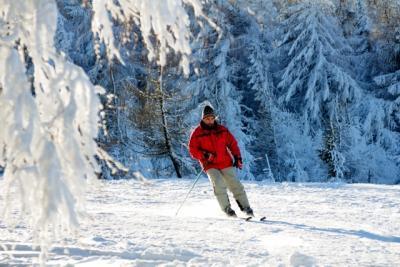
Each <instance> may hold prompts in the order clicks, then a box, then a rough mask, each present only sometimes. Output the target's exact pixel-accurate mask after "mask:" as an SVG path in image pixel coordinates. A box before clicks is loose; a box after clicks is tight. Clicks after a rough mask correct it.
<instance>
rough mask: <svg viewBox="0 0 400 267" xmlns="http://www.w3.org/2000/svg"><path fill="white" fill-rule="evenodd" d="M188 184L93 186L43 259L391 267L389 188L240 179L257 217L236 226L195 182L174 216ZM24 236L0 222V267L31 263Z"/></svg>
mask: <svg viewBox="0 0 400 267" xmlns="http://www.w3.org/2000/svg"><path fill="white" fill-rule="evenodd" d="M192 182H193V180H177V179H175V180H174V179H173V180H151V182H150V183H148V184H143V183H140V182H137V181H107V182H103V185H102V187H101V188H98V189H97V190H93V191H92V192H90V193H89V195H88V211H89V213H90V214H91V215H92V218H91V219H90V220H88V221H85V222H83V224H82V230H81V231H80V233H79V234H78V235H77V236H76V237H71V238H68V239H64V240H59V241H56V242H55V243H54V245H53V247H52V248H51V249H50V254H49V259H48V261H47V264H48V265H53V266H54V265H57V266H58V265H61V266H64V265H67V264H73V265H76V266H155V265H157V266H399V263H400V187H399V186H382V185H361V184H360V185H345V184H268V183H255V182H245V183H244V185H245V187H246V189H247V192H248V195H249V199H250V201H251V202H252V206H253V208H254V210H255V211H256V213H258V214H259V215H265V216H267V221H266V222H256V221H254V222H245V221H244V220H240V219H230V218H227V217H225V216H224V215H223V214H222V213H221V212H220V211H219V209H218V207H217V202H216V201H215V199H214V196H213V193H212V189H211V187H210V185H209V183H208V181H207V180H206V179H205V178H202V179H201V180H200V181H199V183H198V184H197V185H196V187H195V189H194V191H193V192H192V194H191V195H190V197H189V199H188V200H187V202H186V204H185V205H184V206H183V208H182V209H181V211H180V214H179V215H178V216H177V217H175V212H176V210H177V209H178V207H179V204H180V203H181V201H182V200H183V199H184V197H185V194H186V193H187V191H188V189H189V188H190V186H191V183H192ZM1 183H2V181H1V180H0V187H1V186H2V185H1ZM3 205H4V195H3V193H2V194H1V195H0V208H3ZM233 207H234V208H235V209H236V210H238V208H237V206H236V204H233ZM17 215H18V212H16V213H15V216H17ZM32 242H33V241H32V238H31V230H30V229H27V228H26V226H25V225H24V224H22V223H20V224H17V225H16V227H13V228H6V226H5V222H4V221H2V220H0V265H3V264H5V265H19V264H22V265H25V264H32V263H37V262H38V259H37V255H38V254H39V249H38V248H35V247H32Z"/></svg>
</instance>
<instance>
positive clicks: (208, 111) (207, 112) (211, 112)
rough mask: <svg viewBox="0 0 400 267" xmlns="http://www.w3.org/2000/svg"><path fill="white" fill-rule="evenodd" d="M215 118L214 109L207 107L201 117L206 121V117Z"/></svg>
mask: <svg viewBox="0 0 400 267" xmlns="http://www.w3.org/2000/svg"><path fill="white" fill-rule="evenodd" d="M209 116H213V117H215V113H214V109H213V108H212V107H210V106H208V105H207V106H205V107H204V109H203V114H201V117H202V118H203V119H204V118H205V117H209Z"/></svg>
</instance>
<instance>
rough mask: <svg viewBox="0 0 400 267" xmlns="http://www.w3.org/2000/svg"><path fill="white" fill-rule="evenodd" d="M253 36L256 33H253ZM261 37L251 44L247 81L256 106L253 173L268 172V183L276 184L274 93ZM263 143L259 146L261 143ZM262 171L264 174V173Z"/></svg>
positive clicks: (257, 37) (264, 46) (276, 159)
mask: <svg viewBox="0 0 400 267" xmlns="http://www.w3.org/2000/svg"><path fill="white" fill-rule="evenodd" d="M253 34H255V33H253ZM264 38H265V37H263V36H262V34H261V33H259V34H257V35H255V36H254V39H251V40H250V42H249V43H250V45H249V46H250V48H249V62H250V66H249V67H248V68H247V69H248V73H247V76H248V79H249V85H250V86H251V89H252V90H253V91H254V92H255V99H256V100H257V101H258V102H259V106H258V108H257V110H255V112H256V113H257V119H256V122H255V123H256V125H255V127H254V128H255V133H254V136H255V140H254V141H253V148H252V151H253V155H255V157H256V158H257V160H256V163H255V164H254V165H255V172H256V173H264V172H265V171H266V172H267V173H266V174H267V177H269V179H272V180H275V177H274V173H275V176H276V178H277V179H278V180H280V178H278V177H279V176H280V175H279V173H278V170H279V168H278V167H279V164H278V156H277V144H276V138H275V129H276V121H275V117H276V116H275V114H274V113H273V111H275V110H276V108H274V107H275V105H276V102H275V99H274V95H273V92H274V89H273V82H272V77H271V73H270V70H269V66H268V58H267V52H268V51H267V48H268V46H267V43H266V41H265V40H264ZM260 140H262V142H260ZM264 170H265V171H264Z"/></svg>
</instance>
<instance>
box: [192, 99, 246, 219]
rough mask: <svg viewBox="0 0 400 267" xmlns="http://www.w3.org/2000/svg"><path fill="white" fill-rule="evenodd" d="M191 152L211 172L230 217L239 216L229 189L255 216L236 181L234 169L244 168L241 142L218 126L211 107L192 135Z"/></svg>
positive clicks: (222, 206) (242, 189) (211, 179)
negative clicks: (240, 147) (229, 194)
mask: <svg viewBox="0 0 400 267" xmlns="http://www.w3.org/2000/svg"><path fill="white" fill-rule="evenodd" d="M189 152H190V155H191V156H192V157H193V158H194V159H197V160H198V161H199V162H200V164H201V165H202V167H203V170H204V171H205V172H206V173H207V175H208V178H209V179H210V181H211V183H212V185H213V188H214V194H215V196H216V198H217V200H218V203H219V205H220V207H221V209H222V210H223V211H224V212H225V213H226V214H227V215H228V216H236V213H235V211H234V210H233V209H232V208H231V205H230V202H229V197H228V194H227V187H228V188H229V190H230V191H231V192H232V193H233V196H234V198H235V200H236V202H237V204H238V206H239V208H240V209H241V210H242V211H243V212H244V213H246V214H247V215H248V216H254V214H253V210H252V209H251V208H250V205H249V201H248V199H247V195H246V192H245V191H244V187H243V185H242V184H241V183H240V181H239V180H238V179H237V178H236V170H235V168H234V167H236V168H239V169H242V164H243V163H242V158H241V154H240V150H239V147H238V144H237V141H236V139H235V137H234V136H233V135H232V134H231V133H230V132H229V130H228V129H227V128H226V127H224V126H222V125H220V124H218V123H217V121H216V116H215V113H214V109H213V108H212V107H211V106H210V105H206V106H205V107H204V109H203V112H202V119H201V121H200V125H199V126H197V128H196V129H195V130H194V131H193V132H192V134H191V136H190V140H189ZM232 157H233V159H234V160H233V161H232Z"/></svg>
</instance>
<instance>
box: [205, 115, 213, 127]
mask: <svg viewBox="0 0 400 267" xmlns="http://www.w3.org/2000/svg"><path fill="white" fill-rule="evenodd" d="M203 121H204V123H205V124H207V125H208V126H213V125H214V122H215V117H214V116H208V117H205V118H204V119H203Z"/></svg>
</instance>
